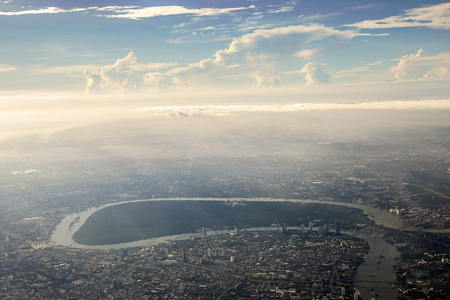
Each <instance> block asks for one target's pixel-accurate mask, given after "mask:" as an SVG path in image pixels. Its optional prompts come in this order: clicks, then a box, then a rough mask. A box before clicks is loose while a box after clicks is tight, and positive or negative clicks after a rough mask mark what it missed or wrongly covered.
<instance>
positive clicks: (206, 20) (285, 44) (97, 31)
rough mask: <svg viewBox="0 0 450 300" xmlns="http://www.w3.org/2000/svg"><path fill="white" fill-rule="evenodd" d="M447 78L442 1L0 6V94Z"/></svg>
mask: <svg viewBox="0 0 450 300" xmlns="http://www.w3.org/2000/svg"><path fill="white" fill-rule="evenodd" d="M449 80H450V2H442V1H416V0H407V1H403V0H399V1H383V0H381V1H355V0H343V1H335V0H302V1H260V0H248V1H230V0H227V1H223V0H212V1H174V0H165V1H136V0H131V1H127V2H126V4H124V2H123V1H84V0H83V1H68V0H59V1H54V0H48V1H44V0H42V1H36V0H33V1H31V0H1V1H0V94H3V95H4V94H5V93H6V94H7V93H8V92H11V91H15V92H23V91H40V92H49V93H50V92H53V91H70V92H79V93H85V94H98V93H113V94H126V93H144V94H147V95H154V94H157V93H164V92H167V91H186V90H191V91H192V90H205V89H215V90H227V91H228V90H230V89H249V90H267V89H278V91H280V92H283V91H285V90H287V89H298V90H299V91H304V90H306V89H308V88H311V87H317V86H323V87H327V88H329V87H330V86H331V87H336V86H341V85H352V86H361V85H373V84H375V85H378V86H389V85H391V86H392V85H395V84H396V83H411V85H412V86H413V85H416V84H419V85H421V86H423V87H424V88H425V89H426V86H427V85H428V84H429V85H430V87H433V88H434V87H435V86H436V85H438V86H439V85H440V86H446V85H448V84H449ZM441 96H443V95H441ZM436 97H437V96H436Z"/></svg>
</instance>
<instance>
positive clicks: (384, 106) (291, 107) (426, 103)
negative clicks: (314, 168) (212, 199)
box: [138, 100, 450, 117]
mask: <svg viewBox="0 0 450 300" xmlns="http://www.w3.org/2000/svg"><path fill="white" fill-rule="evenodd" d="M423 109H427V110H428V109H433V110H444V109H445V110H450V100H420V101H378V102H359V103H293V104H268V105H253V104H252V105H192V106H157V107H143V108H140V109H138V111H142V112H148V113H153V114H154V115H155V116H183V117H186V116H218V117H220V116H227V115H230V114H238V113H257V112H273V113H279V112H303V111H329V110H423Z"/></svg>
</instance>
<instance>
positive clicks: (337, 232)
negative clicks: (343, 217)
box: [334, 221, 341, 234]
mask: <svg viewBox="0 0 450 300" xmlns="http://www.w3.org/2000/svg"><path fill="white" fill-rule="evenodd" d="M334 227H335V229H336V234H341V222H340V221H335V222H334Z"/></svg>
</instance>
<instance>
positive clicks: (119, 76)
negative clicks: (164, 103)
mask: <svg viewBox="0 0 450 300" xmlns="http://www.w3.org/2000/svg"><path fill="white" fill-rule="evenodd" d="M175 65H176V63H149V64H139V63H137V58H136V56H135V55H134V53H133V52H130V53H128V55H127V56H126V57H124V58H120V59H118V60H117V61H116V62H115V63H114V64H113V65H106V66H103V67H98V66H94V65H90V66H88V68H84V70H83V74H84V77H85V78H86V80H87V86H86V92H88V93H89V92H93V91H97V92H98V91H112V92H123V91H124V90H125V89H126V88H127V86H129V80H128V79H129V77H130V76H131V74H132V73H133V72H135V71H148V70H157V69H163V68H167V67H172V66H175ZM81 67H82V66H70V67H53V68H49V69H43V70H42V71H41V72H43V73H75V72H74V71H78V70H80V69H81ZM149 74H153V75H149ZM156 74H161V73H158V72H155V73H148V74H146V75H145V76H144V78H143V79H144V84H147V85H150V86H152V85H153V86H154V87H155V88H159V87H160V86H159V81H158V82H157V83H154V81H155V80H156V78H157V77H155V76H156Z"/></svg>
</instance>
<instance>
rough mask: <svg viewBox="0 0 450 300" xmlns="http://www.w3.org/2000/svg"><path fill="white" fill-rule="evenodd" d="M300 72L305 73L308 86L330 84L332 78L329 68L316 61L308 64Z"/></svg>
mask: <svg viewBox="0 0 450 300" xmlns="http://www.w3.org/2000/svg"><path fill="white" fill-rule="evenodd" d="M300 71H301V72H302V73H305V79H306V85H315V84H324V83H328V82H329V81H330V78H331V73H330V72H328V71H327V66H326V65H325V64H322V63H318V62H314V61H313V62H309V63H307V64H306V65H305V66H304V67H303V68H302V69H301V70H300Z"/></svg>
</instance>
